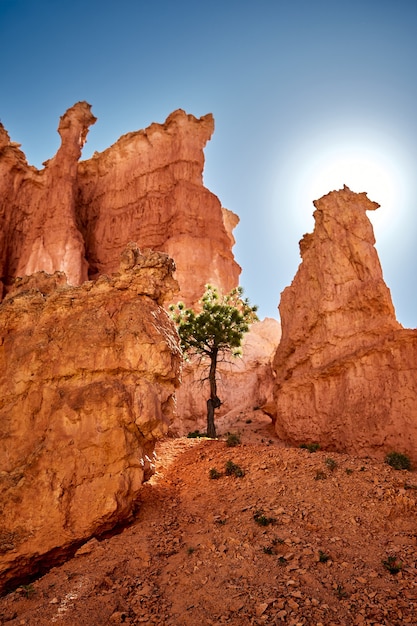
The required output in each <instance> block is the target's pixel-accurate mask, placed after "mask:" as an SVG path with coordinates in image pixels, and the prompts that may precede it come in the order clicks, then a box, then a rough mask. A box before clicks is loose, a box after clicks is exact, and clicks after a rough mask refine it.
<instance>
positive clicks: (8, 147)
mask: <svg viewBox="0 0 417 626" xmlns="http://www.w3.org/2000/svg"><path fill="white" fill-rule="evenodd" d="M90 108H91V107H90V105H89V104H87V103H86V102H79V103H78V104H76V105H74V106H73V107H71V108H70V109H69V110H68V111H67V112H66V113H65V114H64V115H63V116H62V117H61V120H60V123H59V128H58V132H59V134H60V136H61V142H62V143H61V147H60V148H59V150H58V152H57V154H56V155H55V156H54V157H53V158H52V159H50V160H49V161H47V162H46V164H45V168H44V169H43V170H41V171H38V170H37V169H35V168H34V167H30V166H29V165H28V164H27V162H26V158H25V156H24V154H23V153H22V152H21V150H19V146H18V144H15V143H13V142H10V139H9V137H8V135H7V133H6V131H5V130H4V128H3V127H1V129H0V203H1V205H0V228H1V235H0V237H1V240H0V255H1V256H0V272H1V274H0V280H1V282H2V287H3V284H4V285H5V286H8V285H9V284H10V283H11V282H12V279H13V278H14V277H16V276H24V275H30V274H33V273H35V272H38V271H45V272H48V273H49V274H53V273H54V272H55V271H62V272H65V274H66V276H67V279H68V282H69V284H72V285H79V284H81V282H82V281H83V280H86V279H87V270H88V264H87V261H86V260H85V247H84V241H83V237H82V234H81V233H80V231H79V228H78V224H77V207H76V202H77V196H78V183H77V168H78V160H79V158H80V156H81V148H82V146H83V144H84V142H85V138H86V135H87V132H88V128H89V126H90V125H91V124H94V122H95V121H96V118H95V117H94V116H93V115H92V113H91V111H90ZM126 243H127V242H126Z"/></svg>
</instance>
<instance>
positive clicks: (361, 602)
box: [0, 412, 417, 626]
mask: <svg viewBox="0 0 417 626" xmlns="http://www.w3.org/2000/svg"><path fill="white" fill-rule="evenodd" d="M229 428H230V427H229ZM219 430H220V431H221V429H219ZM233 433H239V434H240V439H241V443H240V444H239V445H236V446H228V445H227V444H226V441H225V440H224V438H223V439H222V440H217V441H212V440H207V439H187V438H181V439H167V440H165V441H163V442H161V443H159V444H158V446H157V453H158V464H157V472H156V474H155V476H154V477H153V478H152V479H151V481H150V482H149V483H147V484H146V485H144V487H143V490H142V493H141V496H140V502H139V503H138V510H137V514H136V517H135V520H134V522H133V523H132V524H131V525H130V526H129V527H127V528H125V529H124V530H123V532H120V533H119V534H116V535H114V536H112V537H110V538H107V539H103V540H101V541H98V540H97V539H92V540H91V541H89V542H88V543H86V544H85V545H84V546H83V547H82V548H81V549H80V550H79V551H78V553H77V555H76V556H75V557H74V558H72V559H70V560H68V561H67V562H66V563H64V564H63V565H61V566H60V567H55V568H54V569H52V570H50V571H49V572H48V573H47V574H46V575H44V576H43V577H42V578H40V579H38V580H36V581H34V582H33V583H31V584H30V585H27V586H25V587H20V588H18V589H17V590H16V591H14V592H12V593H10V594H8V595H7V596H5V597H3V598H1V599H0V622H1V624H7V626H17V625H22V626H23V625H28V626H43V625H46V624H48V625H49V624H55V623H56V624H59V625H62V626H87V625H88V626H104V625H107V624H108V625H113V624H145V625H146V624H161V625H162V624H163V625H164V626H165V625H166V626H197V625H198V626H212V625H215V624H230V625H234V626H240V625H243V626H244V625H246V624H254V625H262V624H266V625H269V624H278V625H281V624H287V625H292V626H301V625H303V626H304V625H306V626H307V625H308V626H310V625H314V626H335V625H338V626H349V625H355V626H361V625H371V624H372V625H374V626H377V625H378V624H379V625H382V624H384V625H386V626H396V625H398V626H399V625H403V624H411V625H413V626H416V625H417V504H416V503H417V474H416V473H415V472H406V471H396V470H394V469H392V468H391V467H390V466H388V465H387V464H385V463H381V462H376V461H374V460H371V459H363V458H357V457H352V456H349V455H346V454H336V453H329V452H322V451H320V450H319V451H317V452H315V453H310V452H309V451H308V450H306V449H295V448H285V447H282V446H281V445H280V443H279V442H278V441H277V439H276V437H275V435H274V433H273V430H272V426H271V424H270V421H269V419H268V418H266V417H265V416H262V414H261V413H260V412H254V413H253V414H247V415H245V416H243V415H241V416H239V418H238V420H237V422H236V423H235V424H234V425H233Z"/></svg>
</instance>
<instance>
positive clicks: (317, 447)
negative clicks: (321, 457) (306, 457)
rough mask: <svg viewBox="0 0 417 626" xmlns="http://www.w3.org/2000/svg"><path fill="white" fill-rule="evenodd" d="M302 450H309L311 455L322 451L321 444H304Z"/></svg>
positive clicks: (301, 446)
mask: <svg viewBox="0 0 417 626" xmlns="http://www.w3.org/2000/svg"><path fill="white" fill-rule="evenodd" d="M300 448H303V449H304V450H308V451H309V452H310V453H313V452H317V450H320V444H319V443H302V444H301V445H300Z"/></svg>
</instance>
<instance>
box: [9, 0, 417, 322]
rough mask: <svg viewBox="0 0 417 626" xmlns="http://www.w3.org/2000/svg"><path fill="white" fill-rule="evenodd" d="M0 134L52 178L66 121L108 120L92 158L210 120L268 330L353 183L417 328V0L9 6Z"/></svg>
mask: <svg viewBox="0 0 417 626" xmlns="http://www.w3.org/2000/svg"><path fill="white" fill-rule="evenodd" d="M0 72H1V91H0V119H1V121H2V123H3V124H4V126H5V127H6V129H7V130H8V132H9V134H10V136H11V138H12V140H13V141H18V142H19V143H21V144H22V149H23V150H24V152H25V153H26V156H27V158H28V161H29V162H30V163H31V164H33V165H35V166H37V167H41V164H42V162H43V161H45V160H46V159H48V158H50V157H51V156H52V155H53V154H54V153H55V152H56V150H57V148H58V146H59V136H58V134H57V132H56V128H57V126H58V121H59V117H60V116H61V115H62V114H63V113H64V111H65V110H66V109H67V108H68V107H70V106H72V105H73V104H74V103H75V102H77V101H78V100H87V101H88V102H89V103H90V104H91V105H92V110H93V113H94V114H95V115H96V117H97V118H98V121H97V123H96V125H95V126H93V127H92V129H91V131H90V133H89V135H88V143H87V144H86V146H85V148H84V152H83V158H88V157H89V156H91V154H92V153H93V152H94V151H95V150H98V151H101V150H104V149H105V148H107V147H108V146H109V145H111V144H112V143H114V142H115V141H116V140H117V139H118V138H119V137H120V135H122V134H124V133H126V132H130V131H133V130H138V129H140V128H144V127H146V126H148V125H149V124H150V123H152V122H154V121H155V122H163V121H164V120H165V119H166V117H167V116H168V115H169V113H171V112H172V111H173V110H175V109H177V108H182V109H184V110H186V111H187V113H192V114H193V115H196V116H198V117H199V116H201V115H204V114H206V113H209V112H211V113H213V115H214V118H215V122H216V130H215V133H214V135H213V138H212V140H211V141H210V142H209V144H208V145H207V148H206V150H205V154H206V167H205V173H204V182H205V184H206V186H207V187H208V188H209V189H210V190H211V191H213V192H214V193H215V194H216V195H218V197H219V199H220V201H221V202H222V204H223V206H225V207H227V208H229V209H231V210H232V211H234V212H235V213H237V214H238V215H239V217H240V220H241V222H240V225H239V226H238V227H237V229H236V230H235V237H236V241H237V243H236V246H235V248H234V253H235V256H236V259H237V261H238V262H239V263H240V265H241V266H242V268H243V272H242V276H241V284H242V285H243V287H244V288H245V293H246V295H247V296H248V297H249V298H250V300H251V302H252V303H253V304H258V305H259V307H260V315H261V316H262V317H264V316H270V317H277V316H278V311H277V305H278V303H279V298H280V292H281V291H282V290H283V289H284V288H285V287H286V286H287V285H289V284H290V283H291V281H292V279H293V277H294V274H295V272H296V270H297V267H298V264H299V262H300V257H299V249H298V241H299V240H300V239H301V237H302V235H303V234H304V233H305V232H311V230H312V227H313V220H312V217H311V216H312V212H313V210H314V207H313V205H312V201H313V200H314V199H316V198H317V197H319V196H321V195H323V194H325V193H327V192H328V191H330V190H331V189H334V188H339V187H341V186H342V185H343V184H344V183H346V184H347V185H348V186H350V187H351V188H352V189H353V190H355V191H367V192H368V195H369V197H370V198H371V199H372V200H375V201H377V202H379V203H380V204H381V208H380V209H379V210H378V212H377V213H375V214H373V215H371V216H370V217H371V219H372V221H373V222H374V225H375V234H376V237H377V244H376V247H377V249H378V252H379V255H380V259H381V263H382V267H383V271H384V276H385V280H386V282H387V284H388V286H389V287H390V289H391V294H392V297H393V301H394V305H395V308H396V312H397V317H398V319H399V321H400V322H401V323H403V324H404V325H405V326H408V327H412V328H414V327H416V326H417V294H416V289H415V287H414V280H415V276H416V273H417V245H416V244H415V241H416V238H417V207H416V197H417V193H416V189H415V186H414V184H413V183H414V181H415V178H416V176H415V173H416V171H417V114H416V104H417V1H416V0H398V1H395V2H394V0H391V1H386V0H360V1H359V0H350V2H339V1H337V0H331V1H330V0H329V1H328V0H318V1H314V0H310V1H307V0H291V1H290V0H287V1H280V0H257V1H256V2H255V1H251V2H249V1H245V0H207V1H206V2H198V1H197V0H194V1H193V2H191V1H189V0H177V2H172V0H171V1H169V2H168V1H165V0H162V1H158V0H153V2H150V1H149V0H146V1H145V0H118V1H117V2H116V1H115V0H113V1H110V0H101V1H98V0H71V1H67V0H59V1H57V0H39V1H38V2H37V1H36V0H0Z"/></svg>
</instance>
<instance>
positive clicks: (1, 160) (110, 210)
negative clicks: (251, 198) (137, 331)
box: [0, 102, 240, 306]
mask: <svg viewBox="0 0 417 626" xmlns="http://www.w3.org/2000/svg"><path fill="white" fill-rule="evenodd" d="M90 108H91V107H90V105H89V104H87V103H86V102H78V103H77V104H75V105H74V106H73V107H71V108H70V109H69V110H68V111H67V112H66V113H65V115H63V116H62V118H61V121H60V125H59V129H58V130H59V133H60V135H61V139H62V144H61V147H60V149H59V150H58V152H57V154H56V156H55V157H54V158H53V159H50V160H49V161H47V162H46V164H45V168H44V169H43V170H40V171H38V170H37V169H35V168H34V167H31V166H29V165H28V164H27V162H26V159H25V156H24V154H23V153H22V152H21V151H20V150H19V147H18V145H17V144H15V143H13V142H11V141H10V139H9V136H8V135H7V133H6V131H5V130H4V128H3V127H0V198H1V200H0V202H1V205H0V280H1V283H2V285H0V288H1V289H3V285H4V287H5V291H7V290H8V289H9V286H10V284H12V282H13V279H14V278H15V277H16V276H24V275H29V274H32V273H34V272H36V271H41V270H43V271H46V272H48V273H53V272H55V271H62V272H65V274H66V276H67V278H68V282H69V283H70V284H72V285H79V284H81V283H82V281H83V280H86V279H87V277H89V278H93V279H95V278H97V277H98V276H100V275H103V274H110V273H112V272H114V271H116V270H117V267H118V263H119V257H120V254H121V252H122V250H123V249H124V248H125V246H126V245H127V244H128V243H129V242H130V241H135V242H137V243H138V245H139V246H140V248H141V249H144V248H152V249H154V250H159V251H163V252H166V253H168V254H169V255H170V256H171V257H172V258H174V259H175V263H176V267H177V271H176V278H177V280H178V281H179V284H180V290H181V291H180V295H179V297H180V298H181V299H182V300H184V301H185V303H186V304H187V306H191V305H193V304H195V303H196V302H197V301H198V299H199V298H200V297H201V295H202V293H203V292H204V286H205V284H207V283H212V284H214V285H216V286H217V287H219V289H221V290H222V291H223V292H227V291H230V289H232V288H233V287H235V286H237V284H238V282H239V274H240V267H239V266H238V265H237V263H236V262H235V260H234V257H233V254H232V246H233V243H234V239H233V235H232V230H233V228H234V227H235V226H236V224H237V222H238V218H237V216H236V215H234V214H233V213H232V212H231V211H227V210H226V209H223V208H222V206H221V204H220V202H219V200H218V198H217V197H216V196H215V195H214V194H212V193H211V192H210V191H209V190H208V189H206V188H205V187H204V185H203V182H202V173H203V167H204V153H203V148H204V146H205V145H206V143H207V141H208V140H209V139H210V137H211V135H212V133H213V130H214V120H213V117H212V116H211V115H206V116H204V117H201V118H200V119H197V118H195V117H193V116H192V115H187V114H186V113H185V112H184V111H182V110H178V111H175V112H174V113H172V114H171V115H170V116H169V117H168V118H167V120H166V122H165V123H164V124H151V126H149V127H148V128H147V129H146V130H141V131H138V132H132V133H128V134H127V135H124V136H123V137H121V138H120V139H119V140H118V141H117V142H116V143H115V144H114V145H113V146H111V147H110V148H108V149H107V150H105V151H104V152H102V153H100V154H97V153H96V154H95V155H94V156H93V157H92V158H91V159H89V160H87V161H82V162H79V158H80V154H81V148H82V145H83V144H84V142H85V140H86V136H87V132H88V128H89V126H91V124H94V123H95V121H96V118H95V117H94V116H93V115H92V113H91V110H90Z"/></svg>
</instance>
